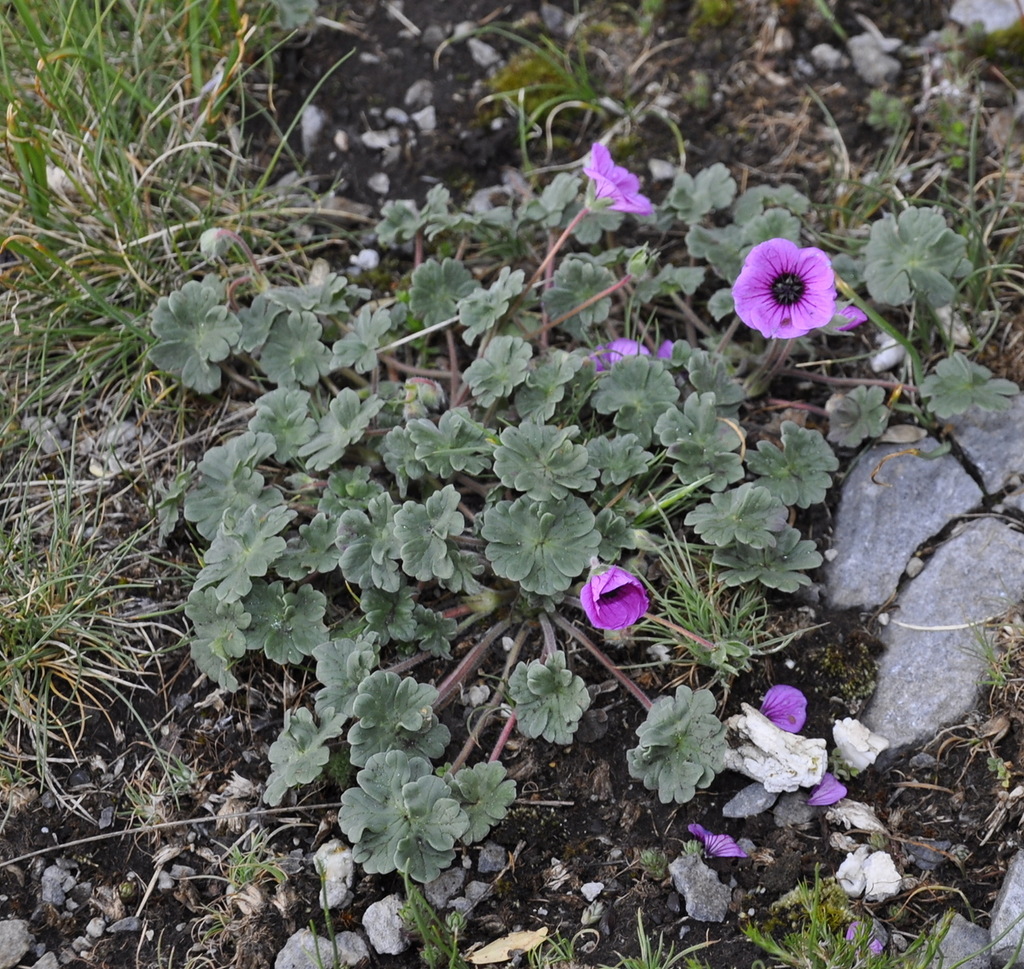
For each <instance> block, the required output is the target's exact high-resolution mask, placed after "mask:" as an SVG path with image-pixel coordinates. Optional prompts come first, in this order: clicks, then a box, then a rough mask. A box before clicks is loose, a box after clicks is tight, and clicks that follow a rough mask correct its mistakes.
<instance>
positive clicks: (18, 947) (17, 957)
mask: <svg viewBox="0 0 1024 969" xmlns="http://www.w3.org/2000/svg"><path fill="white" fill-rule="evenodd" d="M31 945H32V935H31V933H30V932H29V930H28V922H26V921H25V920H24V919H6V920H4V921H3V922H0V969H11V967H12V966H16V965H17V964H18V963H19V962H21V957H22V956H23V955H24V954H25V953H26V952H28V950H29V947H30V946H31Z"/></svg>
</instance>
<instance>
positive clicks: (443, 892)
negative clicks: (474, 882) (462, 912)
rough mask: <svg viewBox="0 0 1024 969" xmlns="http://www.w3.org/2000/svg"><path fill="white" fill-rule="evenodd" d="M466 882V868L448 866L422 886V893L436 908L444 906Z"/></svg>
mask: <svg viewBox="0 0 1024 969" xmlns="http://www.w3.org/2000/svg"><path fill="white" fill-rule="evenodd" d="M465 883H466V870H465V869H464V868H449V869H448V870H447V871H443V872H441V874H440V875H438V876H437V878H435V879H434V880H433V881H432V882H427V884H426V885H424V886H423V894H424V895H425V896H426V899H427V901H428V902H430V904H431V905H433V906H434V908H436V909H442V908H444V907H445V906H446V905H447V904H448V903H449V902H450V901H451V900H452V899H453V898H454V897H455V896H456V895H458V894H459V892H461V891H462V886H463V885H464V884H465Z"/></svg>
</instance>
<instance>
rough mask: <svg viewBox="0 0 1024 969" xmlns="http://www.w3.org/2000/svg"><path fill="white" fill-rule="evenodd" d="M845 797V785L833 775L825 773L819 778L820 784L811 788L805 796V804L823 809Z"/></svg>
mask: <svg viewBox="0 0 1024 969" xmlns="http://www.w3.org/2000/svg"><path fill="white" fill-rule="evenodd" d="M844 797H846V785H845V784H842V783H841V782H840V781H838V780H837V779H836V777H835V776H834V775H833V774H828V773H826V774H825V775H824V776H823V777H822V778H821V783H820V784H818V785H817V786H815V787H812V788H811V793H810V794H809V795H808V796H807V803H808V804H809V805H810V806H811V807H824V806H825V805H828V804H835V803H836V801H840V800H842V799H843V798H844Z"/></svg>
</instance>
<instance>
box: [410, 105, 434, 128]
mask: <svg viewBox="0 0 1024 969" xmlns="http://www.w3.org/2000/svg"><path fill="white" fill-rule="evenodd" d="M412 120H413V121H415V122H416V127H417V128H419V129H420V131H424V132H429V131H436V130H437V111H436V109H435V108H434V106H433V105H432V104H428V105H427V106H426V107H425V108H420V110H419V111H417V112H415V113H414V114H413V116H412Z"/></svg>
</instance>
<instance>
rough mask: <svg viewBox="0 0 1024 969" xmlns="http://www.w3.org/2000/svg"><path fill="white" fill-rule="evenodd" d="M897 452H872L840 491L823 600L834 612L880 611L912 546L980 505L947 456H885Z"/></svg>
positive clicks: (925, 446) (892, 448)
mask: <svg viewBox="0 0 1024 969" xmlns="http://www.w3.org/2000/svg"><path fill="white" fill-rule="evenodd" d="M918 447H919V448H920V449H921V450H922V451H924V452H926V453H927V452H928V451H932V450H934V449H935V448H936V447H938V443H937V442H936V441H935V440H933V439H931V438H925V440H923V441H921V443H920V444H919V445H918ZM901 450H905V448H904V447H903V446H902V445H899V444H880V445H878V446H876V447H873V448H871V450H870V451H867V452H866V453H865V454H863V455H862V456H861V458H860V460H859V461H858V463H857V464H856V465H855V467H854V468H853V470H852V471H851V472H850V474H849V475H848V476H847V478H846V481H845V482H844V484H843V493H842V497H841V498H840V501H839V509H838V511H837V513H836V527H835V533H834V535H833V539H832V550H833V553H834V555H835V557H834V558H833V559H832V561H831V562H830V563H829V564H828V566H827V568H826V571H825V581H826V591H827V595H828V599H829V601H830V602H831V604H832V605H833V606H835V607H837V608H840V609H846V608H851V607H855V606H862V607H865V608H871V607H873V606H879V605H881V604H882V603H883V602H885V601H886V600H887V599H888V598H889V597H890V596H891V595H892V594H893V593H894V592H895V591H896V586H897V584H898V583H899V580H900V576H901V575H902V574H903V571H904V569H905V568H906V567H907V563H908V562H909V561H910V559H911V557H912V556H913V554H914V553H915V552H916V551H917V549H918V547H919V546H920V545H921V544H922V543H923V542H925V541H926V540H927V539H929V538H931V537H932V536H933V535H935V534H937V533H938V532H939V531H941V530H942V528H943V527H944V526H945V525H946V523H947V522H949V521H950V519H952V518H955V517H957V516H959V515H962V514H964V513H965V512H968V511H970V510H971V509H972V508H974V507H975V506H976V505H978V504H979V503H980V501H981V498H982V492H981V489H980V488H979V487H978V486H977V485H976V484H975V483H974V481H973V480H971V477H970V476H969V475H968V474H967V472H966V471H964V469H963V468H962V467H961V466H960V464H959V463H958V462H957V460H956V459H955V458H954V457H953V456H952V455H950V454H947V455H945V456H943V457H941V458H935V459H933V460H925V459H923V458H918V457H915V456H914V455H912V454H901V455H899V456H898V457H890V455H895V454H896V453H897V452H898V451H901ZM886 458H888V460H885V459H886ZM883 461H885V463H884V464H883V463H882V462H883Z"/></svg>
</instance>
